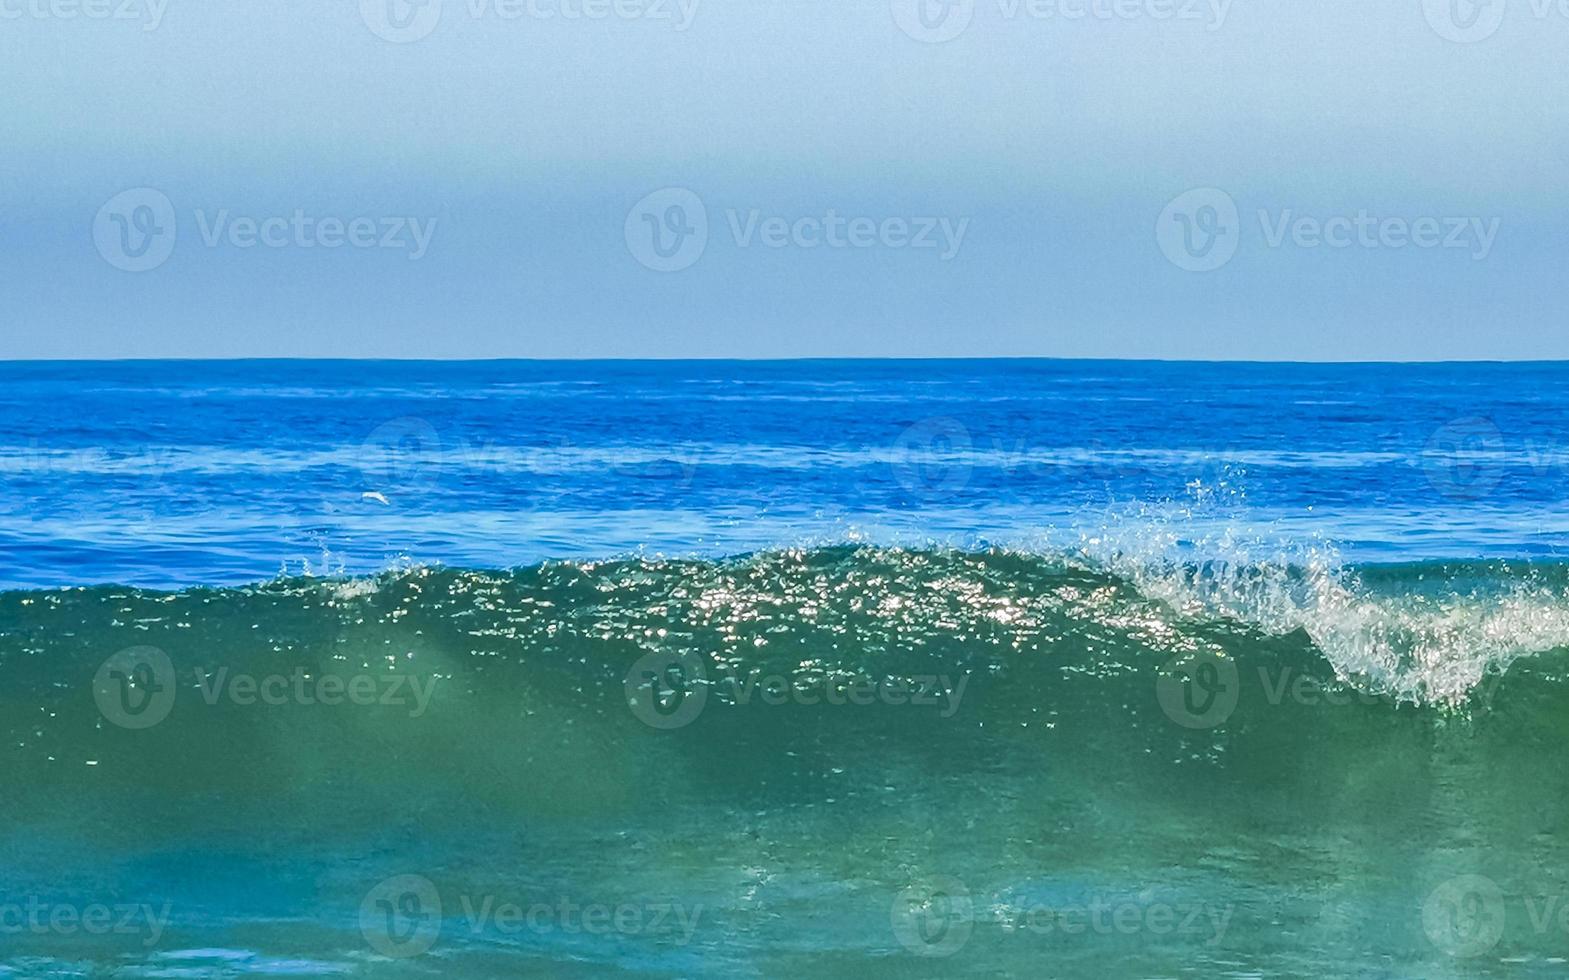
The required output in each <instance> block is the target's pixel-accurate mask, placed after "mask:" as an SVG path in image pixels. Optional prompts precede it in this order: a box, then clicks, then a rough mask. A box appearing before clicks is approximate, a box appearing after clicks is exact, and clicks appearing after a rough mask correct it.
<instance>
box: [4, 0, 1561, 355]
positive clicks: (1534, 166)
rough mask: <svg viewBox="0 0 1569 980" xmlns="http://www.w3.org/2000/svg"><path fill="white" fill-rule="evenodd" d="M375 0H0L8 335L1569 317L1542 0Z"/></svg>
mask: <svg viewBox="0 0 1569 980" xmlns="http://www.w3.org/2000/svg"><path fill="white" fill-rule="evenodd" d="M389 2H391V3H397V4H400V5H401V4H402V3H403V0H365V2H364V3H361V2H359V0H335V2H331V3H327V2H306V0H281V2H272V3H255V2H251V0H245V2H241V0H0V290H3V293H0V295H3V296H4V298H5V302H4V305H3V310H4V312H3V314H0V315H3V317H4V320H3V332H0V357H8V358H14V357H121V356H186V357H223V356H340V357H354V356H365V357H499V356H508V357H585V356H587V357H671V356H739V357H772V356H813V355H870V356H952V355H974V356H985V355H1039V356H1111V357H1168V358H1170V357H1192V358H1271V359H1272V358H1293V359H1313V360H1324V359H1329V360H1335V359H1385V358H1390V359H1448V358H1477V357H1483V358H1494V357H1496V358H1561V357H1569V330H1565V328H1564V323H1563V319H1564V300H1565V288H1564V285H1563V283H1564V282H1565V281H1566V279H1569V275H1566V274H1569V239H1566V238H1565V228H1566V227H1569V222H1566V219H1569V181H1566V180H1565V173H1566V169H1565V168H1566V165H1569V94H1566V93H1565V90H1564V88H1563V85H1562V78H1563V65H1564V60H1563V59H1564V52H1565V51H1569V15H1566V14H1565V13H1564V12H1563V11H1561V10H1560V9H1559V8H1557V7H1547V6H1545V5H1542V6H1538V4H1543V3H1544V0H1535V3H1533V0H1493V3H1494V4H1496V5H1498V6H1493V7H1483V8H1475V9H1473V8H1471V6H1470V4H1469V0H1454V4H1455V6H1454V8H1452V9H1451V8H1450V6H1449V2H1450V0H1426V2H1424V0H1399V2H1390V3H1378V4H1368V3H1353V2H1350V0H1327V2H1318V3H1312V4H1308V3H1302V2H1300V0H1255V2H1249V0H1231V2H1230V3H1225V2H1224V0H1200V2H1197V3H1193V4H1191V5H1190V4H1189V0H1138V2H1134V0H1122V2H1120V3H1116V2H1114V0H1096V2H1093V3H1092V2H1090V0H1036V3H1035V5H1034V6H1033V7H1032V6H1031V4H1030V3H1028V2H1026V0H1019V2H1015V0H974V2H973V4H969V5H965V4H963V3H960V4H959V5H958V6H955V7H953V8H951V9H948V11H947V18H948V19H946V20H944V19H943V18H942V17H941V16H940V14H941V12H942V10H943V8H941V7H939V6H937V5H935V4H933V5H932V6H931V7H929V8H928V9H927V11H926V14H927V16H926V18H925V20H924V21H923V20H921V19H920V17H919V14H920V11H919V10H916V9H915V4H916V3H917V2H918V0H893V3H890V2H888V0H878V2H870V0H868V2H860V3H853V2H852V3H837V4H830V3H805V2H791V0H778V2H774V0H769V2H765V0H728V2H721V0H695V4H694V0H684V3H685V6H684V7H683V6H682V2H678V0H587V2H588V7H589V9H590V10H591V11H592V10H594V8H595V4H596V3H597V4H602V7H600V8H599V10H600V11H603V12H605V13H606V16H604V17H603V18H600V19H588V18H585V17H568V16H564V14H571V13H577V12H580V11H582V10H583V9H584V0H526V2H519V0H500V2H499V4H498V0H427V3H434V4H436V6H427V7H424V8H408V7H406V6H403V7H400V8H398V9H391V10H390V17H389V8H387V7H386V6H385V5H386V4H387V3H389ZM100 4H101V5H102V6H101V7H100V6H98V5H100ZM503 10H506V11H508V12H510V13H512V14H516V15H517V16H512V17H505V16H502V11H503ZM84 11H91V12H92V13H93V14H94V16H88V15H87V13H84ZM105 11H107V12H109V13H118V12H122V11H123V12H125V13H126V14H128V15H129V16H128V17H127V18H124V19H122V18H119V17H115V16H109V17H101V16H96V15H97V14H101V13H104V12H105ZM1499 11H1502V19H1501V20H1499V19H1498V17H1497V14H1498V12H1499ZM1075 12H1083V14H1084V16H1079V17H1074V16H1071V15H1073V14H1074V13H1075ZM73 13H74V14H75V16H67V15H68V14H73ZM433 14H435V15H436V16H433ZM1164 14H1170V15H1171V16H1163V15H1164ZM546 15H549V16H546ZM1189 15H1191V16H1189ZM1473 17H1474V18H1475V22H1474V23H1473ZM400 18H401V19H400ZM421 18H427V19H426V20H421ZM923 23H924V24H927V25H936V26H933V27H928V28H923V27H922V26H921V25H922V24H923ZM398 24H407V25H408V26H407V27H406V28H405V29H404V30H403V31H402V33H399V30H398V27H397V26H396V25H398ZM901 25H902V26H901ZM961 27H962V30H959V29H958V28H961ZM378 31H379V32H380V33H381V34H382V35H389V36H391V37H394V38H397V39H399V41H400V42H401V43H399V42H398V41H394V40H388V39H386V38H385V37H383V36H379V35H378ZM923 31H924V32H925V33H924V35H923ZM955 31H957V33H956V34H955V36H953V37H952V38H951V39H948V40H942V41H937V40H936V39H935V38H936V37H937V36H938V35H942V34H945V33H953V32H955ZM912 34H913V35H915V36H912ZM418 35H423V36H418ZM1484 35H1485V36H1484ZM139 188H151V189H153V191H155V192H156V194H157V195H162V198H164V199H167V205H168V210H167V211H163V210H160V209H161V206H162V205H161V204H160V203H159V202H160V198H158V197H156V196H154V197H148V196H147V195H148V193H149V192H145V191H140V190H136V191H135V193H134V194H133V195H132V196H130V197H128V198H119V200H120V202H121V203H120V204H118V205H111V206H109V207H107V208H106V204H108V203H109V202H111V200H113V199H116V198H117V195H121V194H122V192H125V191H127V190H134V189H139ZM665 188H681V189H684V190H685V191H688V192H690V194H689V195H687V196H680V197H671V196H670V194H671V193H678V192H669V193H667V194H666V195H664V196H659V195H655V197H654V198H652V199H650V200H652V201H653V202H654V203H653V204H648V205H644V206H643V207H642V208H641V209H639V203H640V202H643V201H645V199H647V198H648V195H650V194H652V193H654V192H656V191H660V190H661V189H665ZM1196 188H1214V189H1217V191H1218V192H1223V196H1221V197H1216V196H1215V195H1214V193H1212V192H1207V191H1206V192H1205V195H1200V196H1199V197H1197V198H1192V197H1190V198H1188V199H1185V200H1188V201H1197V202H1198V205H1202V204H1204V203H1206V202H1211V201H1229V202H1230V203H1231V204H1233V205H1234V206H1235V209H1236V215H1237V217H1236V220H1235V222H1234V223H1230V222H1227V221H1225V220H1224V219H1225V218H1226V215H1225V214H1224V209H1221V211H1220V212H1215V213H1219V214H1220V215H1221V218H1222V220H1223V225H1222V227H1221V228H1220V231H1221V235H1220V237H1219V239H1218V241H1220V243H1221V246H1222V248H1223V251H1222V252H1220V253H1214V252H1205V254H1206V256H1213V257H1214V258H1215V259H1216V260H1219V259H1224V261H1221V262H1220V264H1219V265H1218V266H1217V267H1215V268H1212V269H1210V270H1209V271H1191V270H1190V269H1189V268H1188V267H1186V266H1187V265H1188V263H1186V262H1185V260H1184V259H1183V258H1182V256H1181V255H1180V254H1177V255H1176V256H1175V257H1172V253H1171V248H1172V247H1174V246H1173V243H1181V242H1183V241H1184V240H1183V239H1182V238H1181V237H1180V234H1181V231H1182V230H1183V228H1184V225H1183V224H1181V223H1180V222H1184V221H1186V222H1188V223H1189V224H1191V223H1192V222H1194V221H1198V220H1205V221H1207V220H1208V219H1209V216H1210V215H1209V214H1200V213H1199V211H1198V209H1197V207H1196V206H1195V207H1189V208H1188V210H1189V211H1190V212H1192V213H1190V214H1188V215H1186V216H1185V217H1183V216H1173V215H1172V214H1171V213H1167V214H1166V215H1165V216H1164V217H1163V210H1164V209H1166V208H1167V205H1168V202H1172V201H1173V200H1174V199H1176V198H1178V197H1179V196H1180V195H1183V194H1184V193H1185V192H1188V191H1191V190H1193V189H1196ZM694 198H695V200H696V201H698V202H700V203H701V209H702V211H703V212H705V213H706V220H702V219H703V218H704V215H703V214H695V213H693V211H692V209H691V208H684V209H683V210H680V211H678V212H671V211H670V205H671V203H672V202H675V203H683V204H684V203H687V202H690V201H691V200H693V199H694ZM296 212H298V213H299V216H300V219H301V220H300V221H296V220H295V215H296ZM830 212H832V216H833V217H830ZM1260 212H1263V214H1262V215H1261V214H1260ZM169 215H172V218H173V222H172V232H173V233H172V235H171V234H169V233H170V231H171V227H170V222H168V221H166V220H165V217H166V216H169ZM1359 215H1362V216H1364V222H1363V226H1364V228H1365V229H1367V232H1366V235H1365V236H1363V237H1362V238H1360V239H1359V238H1358V237H1356V235H1354V234H1352V235H1351V237H1349V238H1348V237H1345V235H1340V236H1338V237H1336V236H1328V237H1332V238H1334V240H1335V241H1338V242H1340V243H1342V244H1343V245H1344V247H1334V246H1332V245H1330V244H1327V242H1326V240H1325V239H1326V235H1327V229H1328V227H1330V226H1333V225H1334V219H1337V218H1339V219H1340V220H1341V226H1340V228H1341V231H1342V232H1343V231H1344V230H1345V228H1347V227H1349V226H1350V224H1349V223H1350V222H1354V221H1355V220H1356V219H1357V218H1358V216H1359ZM245 218H250V219H256V221H257V222H258V226H257V228H256V229H250V228H248V227H247V225H246V224H245V222H244V221H243V220H239V223H238V224H236V221H237V220H238V219H245ZM269 218H273V219H278V220H277V221H275V222H274V223H273V224H272V225H271V226H269V228H270V230H268V231H267V232H266V233H265V234H263V231H262V229H261V225H260V222H262V221H264V220H265V219H269ZM367 218H368V219H370V221H371V222H372V224H369V225H362V226H359V232H360V240H361V242H362V243H364V244H365V245H366V247H357V246H355V245H354V244H351V243H349V242H347V241H343V242H341V243H340V244H338V245H337V247H330V248H329V247H325V246H326V244H327V243H331V242H333V241H334V240H335V239H347V238H348V237H349V227H350V224H351V222H353V221H354V220H355V219H367ZM770 218H773V219H782V220H778V221H776V222H774V225H775V227H774V230H773V232H770V231H769V230H768V225H767V223H768V219H770ZM850 218H861V219H866V220H864V221H863V222H862V224H861V225H860V226H859V231H858V232H857V233H855V234H852V229H851V228H850V226H849V225H848V219H850ZM1304 218H1305V219H1308V221H1309V224H1307V225H1302V224H1300V220H1301V219H1304ZM403 219H414V224H412V225H411V224H409V223H407V222H405V221H404V220H403ZM667 219H669V220H671V221H675V222H676V223H677V225H679V226H680V227H681V228H684V229H687V230H691V229H693V228H694V227H695V225H694V224H693V222H694V221H701V223H702V224H703V226H704V227H705V228H706V233H707V234H706V244H704V245H703V246H702V249H701V251H700V252H698V253H696V254H695V255H694V254H692V253H691V249H692V248H693V247H694V244H693V243H695V242H697V241H698V239H696V238H692V237H690V236H688V238H686V239H685V241H686V242H687V246H686V248H687V249H688V251H687V252H686V253H681V254H678V255H677V256H676V258H674V259H671V260H669V262H674V263H675V264H678V265H681V266H682V267H680V268H677V269H674V270H673V271H659V269H658V268H657V266H659V265H660V263H661V262H664V261H665V260H661V259H655V258H652V256H653V255H654V253H653V252H651V251H650V250H649V248H650V242H651V238H648V237H647V236H651V235H652V231H653V229H654V228H664V227H674V226H666V225H664V222H665V221H666V220H667ZM943 219H945V220H946V224H943V223H941V221H942V220H943ZM1421 219H1428V220H1429V222H1431V226H1432V227H1433V228H1436V229H1438V230H1439V240H1438V241H1437V243H1430V244H1431V247H1424V246H1419V245H1417V244H1413V243H1412V241H1411V240H1410V239H1411V238H1412V237H1413V236H1412V234H1411V230H1412V229H1414V228H1416V227H1418V225H1419V224H1420V222H1421ZM323 220H326V221H327V229H325V231H326V234H325V235H323V234H322V232H321V230H318V229H319V227H320V226H319V222H321V221H323ZM833 220H841V221H844V222H846V224H845V225H844V226H842V227H840V228H839V230H838V232H837V233H835V232H833V231H831V230H830V227H829V226H830V225H831V224H832V221H833ZM890 220H892V221H893V223H892V224H889V222H890ZM1162 221H1164V222H1165V225H1164V226H1163V227H1164V230H1162V228H1161V227H1158V225H1160V222H1162ZM333 222H338V223H340V224H341V227H339V228H337V229H336V234H334V232H333ZM1379 222H1385V223H1384V224H1383V225H1380V224H1379ZM389 223H390V227H389ZM928 224H929V225H930V226H931V228H932V231H931V233H930V234H929V235H927V236H925V240H926V241H929V242H930V244H931V247H927V246H926V244H917V243H915V242H913V241H912V240H911V239H913V238H915V237H917V234H916V233H917V229H919V228H921V227H922V226H923V225H928ZM1319 226H1323V227H1322V228H1321V229H1320V231H1319V232H1318V233H1315V228H1319ZM1195 227H1197V226H1195ZM1204 227H1206V228H1210V227H1213V226H1212V225H1205V226H1204ZM302 228H303V229H305V230H301V229H302ZM371 228H374V232H373V233H372V232H370V231H369V229H371ZM943 228H947V229H948V234H947V236H946V238H945V237H944V235H943V234H942V232H941V229H943ZM1380 228H1382V229H1383V230H1382V231H1379V230H1378V229H1380ZM961 229H962V236H957V235H956V233H958V232H959V231H960V230H961ZM1402 229H1405V230H1404V231H1402ZM416 231H417V232H419V233H420V234H421V235H423V236H424V237H423V240H422V241H421V240H419V235H417V234H415V232H416ZM662 233H663V232H662ZM640 234H641V235H644V236H645V239H644V240H642V241H639V240H637V239H638V236H639V235H640ZM384 236H385V240H386V241H387V245H386V247H380V243H381V242H382V241H383V239H384ZM1228 236H1232V237H1231V238H1230V240H1229V242H1228V240H1227V238H1228ZM261 238H268V239H269V240H270V242H271V243H272V244H267V243H263V242H259V241H258V242H257V243H256V244H251V245H249V246H248V247H247V246H246V243H247V242H251V241H253V240H257V239H261ZM372 238H374V239H375V242H376V245H370V244H369V243H370V241H371V239H372ZM830 239H831V240H833V241H834V242H837V243H838V244H829V240H830ZM1272 240H1273V243H1272ZM670 241H671V242H674V241H675V240H674V239H671V240H670ZM1195 241H1197V242H1198V245H1199V246H1200V247H1201V250H1202V248H1203V247H1204V246H1207V245H1208V244H1210V243H1208V242H1205V241H1199V240H1195ZM149 242H151V243H153V251H151V252H147V251H146V250H145V249H146V246H148V244H149ZM769 242H773V243H774V245H771V244H769ZM1445 242H1447V243H1448V244H1451V245H1453V246H1455V247H1444V243H1445ZM159 243H163V245H165V246H168V247H167V248H165V252H166V255H165V254H161V253H159V252H158V251H157V248H158V244H159ZM812 243H816V247H804V246H807V245H810V244H812ZM775 245H777V247H775ZM840 246H843V247H840ZM1233 250H1234V251H1233ZM133 253H135V254H133ZM1195 254H1196V253H1195ZM415 255H417V256H418V257H417V258H416V257H414V256H415ZM138 256H140V258H138ZM640 259H643V260H647V261H640ZM688 260H690V261H688ZM138 263H142V264H149V263H151V267H150V268H147V269H146V270H145V271H127V268H126V267H128V266H129V267H136V266H137V265H138ZM666 264H668V262H667V263H666ZM651 265H653V266H656V267H650V266H651Z"/></svg>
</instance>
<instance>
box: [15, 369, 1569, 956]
mask: <svg viewBox="0 0 1569 980" xmlns="http://www.w3.org/2000/svg"><path fill="white" fill-rule="evenodd" d="M1566 418H1569V365H1561V364H1507V365H1506V364H1442V365H1371V364H1369V365H1308V364H1268V365H1266V364H1221V363H1153V362H1118V361H1049V360H1017V361H1011V360H1010V361H894V360H887V361H794V362H727V361H692V362H677V361H669V362H617V361H607V362H538V361H517V362H512V361H488V362H371V361H225V362H200V361H136V362H112V363H111V362H96V363H65V362H10V363H0V556H3V558H4V560H3V561H0V590H3V591H0V773H4V775H5V776H6V779H5V787H6V788H5V792H4V793H0V977H9V976H17V977H33V976H51V977H75V976H82V977H110V976H113V977H218V976H248V975H289V976H366V977H393V978H401V977H432V976H456V977H495V976H550V977H616V976H626V977H632V976H636V977H698V976H715V977H719V976H723V977H782V976H798V975H799V976H827V977H835V976H849V977H856V978H860V980H867V978H873V977H948V976H1029V977H1035V976H1048V977H1087V978H1102V977H1178V976H1184V977H1186V976H1192V977H1266V976H1366V977H1424V978H1431V977H1536V976H1544V977H1545V976H1560V975H1562V974H1563V972H1564V971H1565V969H1569V767H1566V765H1565V762H1564V752H1563V746H1564V745H1565V744H1566V743H1569V714H1566V713H1565V712H1564V711H1563V709H1562V708H1561V706H1560V705H1559V703H1558V702H1559V700H1560V699H1561V698H1563V697H1564V693H1565V690H1566V685H1569V658H1566V653H1569V562H1566V557H1569V555H1566V552H1565V549H1566V546H1569V510H1566V508H1565V507H1564V506H1563V504H1562V502H1561V501H1562V500H1563V498H1564V494H1565V491H1566V490H1569V445H1566V443H1565V439H1564V436H1563V432H1564V428H1563V423H1564V421H1565V419H1566ZM1560 735H1563V736H1564V737H1560Z"/></svg>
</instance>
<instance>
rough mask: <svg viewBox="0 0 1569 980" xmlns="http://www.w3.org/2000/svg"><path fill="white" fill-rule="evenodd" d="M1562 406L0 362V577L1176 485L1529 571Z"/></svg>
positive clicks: (619, 543) (998, 515)
mask: <svg viewBox="0 0 1569 980" xmlns="http://www.w3.org/2000/svg"><path fill="white" fill-rule="evenodd" d="M1566 418H1569V368H1566V367H1565V366H1563V365H1555V364H1524V365H1488V364H1484V365H1325V366H1317V365H1302V364H1287V365H1262V364H1182V363H1146V362H1115V361H798V362H775V363H756V362H725V361H703V362H690V361H688V362H634V363H628V362H508V361H497V362H480V363H432V362H349V361H312V362H289V361H272V362H269V361H237V362H157V361H149V362H119V363H80V364H78V363H10V364H0V551H3V552H4V553H5V554H6V555H7V556H8V557H7V560H6V561H5V562H4V563H3V565H0V586H9V587H21V586H52V585H72V584H84V583H92V582H117V583H127V584H142V585H155V586H177V585H192V584H224V583H240V582H249V581H257V580H261V579H266V578H269V577H272V576H274V575H276V574H278V572H279V571H280V570H286V571H288V572H292V573H299V572H302V571H307V570H309V571H315V572H318V573H319V572H322V571H324V570H331V571H348V572H351V573H363V572H368V571H375V570H377V569H380V568H382V567H385V566H387V565H388V564H389V563H392V562H396V561H400V560H412V561H414V562H423V563H430V562H439V563H446V564H449V565H454V566H463V567H482V568H502V567H511V566H515V565H521V564H528V563H532V562H536V561H539V560H542V559H546V558H563V557H606V556H611V555H621V554H629V553H635V552H639V551H643V552H651V553H652V552H662V553H669V554H703V555H723V554H730V553H736V552H741V551H746V550H751V549H756V548H763V547H781V546H794V545H801V544H811V543H823V542H834V541H844V540H872V541H884V542H901V543H922V542H928V541H930V542H938V543H951V544H975V543H978V542H989V543H1001V544H1013V545H1025V546H1037V545H1039V544H1041V543H1042V542H1043V541H1045V540H1048V539H1050V540H1053V541H1056V540H1071V539H1073V538H1075V537H1076V536H1077V535H1078V533H1079V532H1080V531H1081V530H1083V529H1084V528H1086V527H1092V526H1094V525H1095V524H1096V523H1097V522H1099V521H1100V520H1101V518H1102V516H1103V515H1102V514H1101V513H1100V512H1102V511H1104V510H1105V509H1106V508H1114V509H1116V508H1125V507H1126V506H1127V505H1129V504H1139V503H1144V504H1156V503H1162V502H1177V503H1183V502H1186V501H1188V500H1190V499H1191V498H1193V497H1194V496H1195V495H1196V494H1198V495H1200V496H1206V495H1207V496H1208V498H1209V499H1208V501H1207V509H1206V511H1205V512H1204V513H1198V514H1194V515H1192V517H1191V521H1192V522H1193V523H1192V527H1193V528H1194V530H1195V532H1196V531H1197V530H1198V529H1200V528H1203V527H1208V526H1212V525H1213V523H1214V522H1215V521H1219V522H1221V523H1223V524H1224V523H1228V522H1235V521H1239V520H1240V521H1244V522H1245V523H1247V524H1250V525H1261V524H1268V525H1273V526H1275V527H1277V528H1278V530H1279V532H1280V534H1281V535H1283V536H1288V537H1295V538H1301V537H1305V536H1312V535H1315V534H1321V535H1325V536H1328V537H1329V538H1331V539H1333V540H1334V541H1335V542H1337V543H1338V544H1339V546H1340V547H1341V548H1342V549H1344V551H1345V552H1346V553H1347V554H1348V555H1349V556H1352V557H1355V558H1357V559H1359V560H1369V561H1400V560H1414V559H1426V558H1434V557H1477V556H1483V555H1488V556H1504V555H1512V556H1533V557H1544V556H1555V555H1558V554H1560V553H1561V550H1562V548H1563V545H1564V543H1565V542H1566V540H1569V537H1566V535H1569V512H1566V510H1565V508H1564V507H1563V505H1562V503H1561V501H1562V499H1563V497H1564V491H1565V489H1566V488H1569V447H1566V445H1565V442H1564V437H1563V433H1564V431H1565V430H1564V428H1563V424H1564V420H1565V419H1566ZM1210 492H1215V493H1218V494H1219V495H1220V497H1221V498H1223V499H1216V498H1215V496H1214V493H1210Z"/></svg>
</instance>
